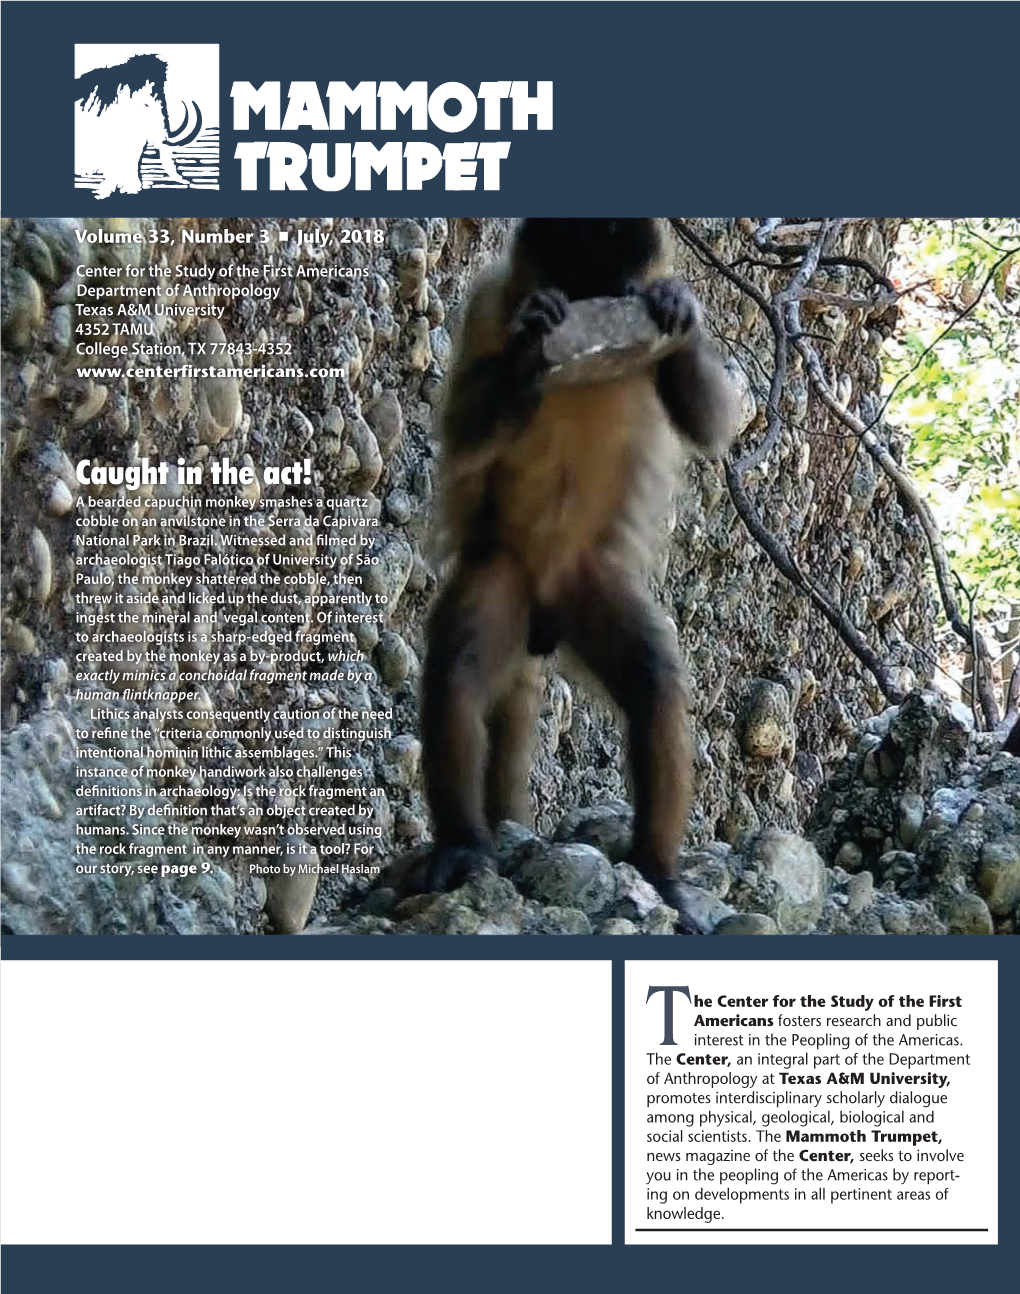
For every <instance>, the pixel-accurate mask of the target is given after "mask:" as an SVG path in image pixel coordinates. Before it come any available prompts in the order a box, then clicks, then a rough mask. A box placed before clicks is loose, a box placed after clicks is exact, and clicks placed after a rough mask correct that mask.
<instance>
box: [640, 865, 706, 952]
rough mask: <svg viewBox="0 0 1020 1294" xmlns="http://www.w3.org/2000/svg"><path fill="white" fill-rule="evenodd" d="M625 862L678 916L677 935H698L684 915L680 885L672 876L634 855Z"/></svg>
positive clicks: (684, 909)
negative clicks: (633, 868)
mask: <svg viewBox="0 0 1020 1294" xmlns="http://www.w3.org/2000/svg"><path fill="white" fill-rule="evenodd" d="M627 862H628V863H630V864H631V866H632V867H636V868H637V870H638V871H639V872H640V873H641V875H642V876H643V877H644V879H645V880H646V881H647V882H648V884H649V885H651V886H652V888H653V889H655V890H657V891H658V894H659V898H660V899H662V901H663V903H665V905H666V906H667V907H668V908H674V909H675V910H676V912H677V913H678V914H679V916H678V920H677V923H676V930H677V934H690V935H695V934H698V930H697V928H696V927H695V926H694V925H693V924H692V923H691V921H690V919H689V917H688V916H687V914H686V908H685V905H684V902H683V897H682V895H681V893H680V885H679V883H678V881H677V879H676V877H675V876H673V875H668V874H667V873H665V872H664V871H663V870H662V869H661V867H655V866H650V865H649V864H648V863H647V862H646V861H645V860H644V859H642V858H640V857H639V856H637V855H635V854H631V855H630V856H629V857H628V859H627Z"/></svg>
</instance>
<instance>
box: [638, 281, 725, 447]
mask: <svg viewBox="0 0 1020 1294" xmlns="http://www.w3.org/2000/svg"><path fill="white" fill-rule="evenodd" d="M642 295H643V297H644V300H645V304H646V305H647V306H648V311H649V313H650V314H651V316H652V319H653V320H654V321H655V323H656V324H657V325H658V327H659V328H660V329H661V330H662V332H664V333H675V332H678V331H679V332H682V333H683V334H684V341H683V344H682V345H681V346H680V348H679V349H678V350H675V351H673V352H672V354H670V355H667V356H666V357H665V358H664V359H662V360H660V361H659V363H658V364H657V365H656V366H655V387H656V390H657V392H658V395H659V399H660V400H661V401H662V403H663V405H664V407H665V409H666V412H667V413H668V414H669V417H670V420H671V422H672V423H673V425H674V426H675V427H676V429H677V431H679V432H680V434H681V435H682V436H683V437H684V438H685V439H686V440H688V441H690V443H691V444H692V445H693V446H694V448H695V449H697V450H698V452H699V453H701V454H704V455H705V456H706V457H708V458H719V457H721V456H722V455H723V454H724V453H725V452H726V449H727V448H728V446H729V443H730V441H731V440H732V439H733V436H734V433H735V431H736V423H737V413H738V407H737V396H736V392H735V390H734V389H733V386H732V384H731V383H730V380H729V378H728V377H727V376H726V370H725V368H724V367H723V363H722V360H721V359H720V357H719V353H718V351H717V350H716V348H715V346H714V345H713V343H712V341H711V339H710V337H709V336H708V333H707V332H706V330H705V324H704V320H703V318H702V314H701V307H700V306H699V305H698V302H697V300H696V298H695V297H694V296H693V295H692V294H691V293H690V292H689V291H688V290H687V288H686V287H685V286H684V285H683V284H682V283H681V282H679V280H677V279H659V280H658V281H657V282H655V283H652V284H651V285H650V286H649V287H648V288H646V289H645V291H644V292H643V293H642Z"/></svg>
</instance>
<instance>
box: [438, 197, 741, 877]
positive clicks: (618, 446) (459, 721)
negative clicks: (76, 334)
mask: <svg viewBox="0 0 1020 1294" xmlns="http://www.w3.org/2000/svg"><path fill="white" fill-rule="evenodd" d="M662 257H663V248H662V234H661V230H660V227H659V223H658V221H656V220H646V219H641V220H635V219H628V220H559V219H556V220H553V219H542V220H539V219H529V220H525V221H523V223H522V224H521V225H520V226H519V227H518V229H517V231H516V236H515V239H514V243H513V247H512V250H511V253H510V257H509V261H508V262H507V263H506V264H504V265H501V266H499V267H497V268H496V269H495V270H494V271H490V272H489V273H487V274H486V275H484V276H483V277H481V278H480V279H479V280H478V281H477V282H476V284H475V286H474V289H473V291H472V294H471V298H470V301H469V303H468V306H467V310H466V315H465V319H464V325H463V330H462V332H463V335H462V337H461V340H460V347H459V353H458V356H457V359H456V362H455V365H454V368H453V370H452V373H451V377H450V382H449V386H448V389H447V393H446V400H445V412H444V417H443V427H442V434H443V442H444V459H443V469H442V470H443V478H442V502H443V522H444V526H445V530H446V535H447V542H448V546H449V547H448V551H449V552H450V554H451V555H452V556H453V564H452V571H451V574H450V575H449V578H448V579H446V581H445V583H444V586H443V588H442V590H441V592H440V595H439V598H438V601H437V603H436V605H435V608H434V610H433V611H432V614H431V617H430V619H429V623H428V630H427V646H428V650H427V656H426V661H425V668H424V678H423V696H422V736H423V764H424V773H425V782H426V791H427V795H428V800H429V805H430V807H431V810H432V817H433V821H434V827H435V847H434V849H433V850H432V852H431V854H430V855H429V856H428V858H427V860H426V862H425V864H424V867H423V870H422V873H421V876H420V878H419V884H420V886H421V888H423V889H425V890H444V889H451V888H454V887H455V886H458V885H460V884H462V883H463V882H464V881H465V880H466V878H467V877H468V876H469V875H470V874H471V873H472V872H473V871H475V870H478V869H480V868H481V867H483V866H485V865H490V866H491V865H492V860H491V855H492V835H491V833H492V829H493V828H494V827H495V826H496V824H497V823H498V822H500V821H502V820H503V819H505V818H510V819H514V820H516V821H517V822H522V823H528V822H530V819H531V810H530V805H529V798H528V773H529V768H530V764H531V758H532V742H533V737H534V729H535V725H536V717H537V706H538V698H539V691H540V665H541V661H540V658H541V657H543V656H547V655H549V654H551V653H552V652H553V651H554V650H556V648H557V647H559V646H561V645H562V646H563V647H566V648H569V649H570V650H571V651H572V652H573V653H574V654H575V655H576V656H577V657H579V658H580V660H581V661H582V662H583V664H584V665H585V666H586V667H587V668H588V670H590V671H591V672H592V673H593V674H595V676H596V677H597V678H598V679H599V680H600V681H601V682H602V684H603V685H604V686H605V688H606V689H607V691H608V692H609V694H610V696H611V697H612V698H613V700H614V701H615V702H616V704H617V705H618V706H619V707H620V709H621V710H622V711H623V714H624V717H625V719H626V722H627V730H628V739H629V753H630V772H631V781H632V784H633V800H634V836H633V847H632V851H631V855H630V861H631V862H632V863H634V865H635V866H636V867H637V868H638V870H639V871H640V872H641V873H642V875H643V876H645V877H646V878H647V879H648V880H649V881H650V882H651V883H652V884H653V885H654V886H656V887H657V889H658V890H659V892H660V894H662V896H663V898H664V899H666V901H667V902H669V901H675V895H676V890H675V881H674V872H675V867H676V855H677V849H678V846H679V844H680V841H681V839H682V837H683V833H684V830H685V827H686V822H687V813H688V808H689V805H690V798H691V739H690V730H689V723H688V710H689V707H690V697H689V694H688V689H687V683H686V676H685V671H684V668H683V665H682V662H681V659H680V655H679V651H678V648H677V641H676V634H675V632H674V630H673V629H672V627H671V626H670V624H669V622H668V621H667V620H666V618H665V616H664V614H663V613H662V611H660V610H659V608H658V607H657V606H656V604H655V602H654V601H653V600H652V597H651V595H650V593H649V591H648V588H647V584H646V580H645V569H646V565H647V560H648V558H649V556H650V555H651V551H652V548H653V546H654V544H655V541H656V539H657V538H658V535H659V533H660V528H661V522H662V518H663V515H664V512H665V510H666V508H667V507H668V502H669V495H670V489H671V486H672V484H673V481H674V475H675V470H676V466H677V465H678V461H679V453H678V451H679V447H680V442H681V441H684V442H687V443H688V444H689V445H691V446H693V447H694V448H695V449H696V450H698V451H700V452H701V453H703V454H706V455H719V454H721V453H723V452H724V450H725V449H726V446H727V445H728V443H729V441H730V439H731V437H732V435H733V431H734V424H735V419H736V408H735V400H734V396H733V394H732V390H731V387H730V384H729V382H728V380H727V377H726V374H725V372H724V369H723V366H722V363H721V361H720V359H719V357H718V355H717V353H716V351H715V348H714V347H713V346H712V344H711V343H710V341H709V338H708V336H707V335H706V332H705V328H704V325H703V322H702V317H701V309H700V307H699V305H698V302H697V301H696V299H695V298H694V296H693V295H692V294H691V292H690V291H689V290H688V288H687V287H686V286H685V285H684V284H683V283H682V282H680V281H679V280H677V279H673V278H661V277H657V275H658V274H659V273H660V272H661V261H662ZM634 295H638V296H640V297H641V298H642V299H643V300H644V303H645V305H646V307H647V309H648V313H649V315H650V316H651V318H652V320H653V322H654V323H655V324H656V326H657V327H658V328H659V329H660V330H661V331H662V332H663V333H665V334H668V335H673V334H681V335H682V337H683V343H682V345H681V346H680V348H679V349H677V350H675V351H673V352H672V353H670V354H669V355H667V356H666V357H665V358H663V359H661V360H660V361H659V362H658V363H654V364H653V363H651V362H649V364H648V365H647V366H646V367H645V368H644V369H640V370H639V371H635V372H633V373H632V374H631V375H629V376H627V377H624V378H619V379H615V380H612V381H602V382H599V383H597V384H589V385H575V386H561V387H558V388H556V389H549V390H544V389H543V384H542V383H543V377H544V375H545V373H546V371H547V364H546V361H545V359H544V356H543V341H544V339H545V338H546V336H547V335H548V334H549V333H550V332H551V331H552V330H553V329H554V328H555V327H556V326H557V324H559V323H560V322H561V321H562V320H563V319H564V317H565V315H566V312H567V308H568V305H569V303H570V302H572V301H580V300H583V299H586V298H589V297H614V296H615V297H626V296H634Z"/></svg>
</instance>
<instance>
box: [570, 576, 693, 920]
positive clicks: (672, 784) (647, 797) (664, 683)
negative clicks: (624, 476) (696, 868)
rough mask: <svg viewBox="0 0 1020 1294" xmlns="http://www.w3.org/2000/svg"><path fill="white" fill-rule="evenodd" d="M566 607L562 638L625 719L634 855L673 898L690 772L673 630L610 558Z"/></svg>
mask: <svg viewBox="0 0 1020 1294" xmlns="http://www.w3.org/2000/svg"><path fill="white" fill-rule="evenodd" d="M563 609H564V624H563V638H564V641H565V642H567V643H568V644H569V645H570V646H571V647H572V648H573V650H574V651H575V652H577V654H578V655H579V656H580V657H581V659H582V660H583V661H584V662H585V664H586V665H587V666H588V668H589V669H591V670H592V671H594V673H595V674H596V675H597V676H598V677H599V678H600V679H601V680H602V682H603V683H604V684H605V686H606V687H607V688H608V690H609V694H610V695H611V696H612V698H613V700H614V701H615V702H616V703H617V705H619V706H620V708H621V709H622V710H623V712H624V715H625V717H626V720H627V728H628V738H629V747H630V763H631V776H632V781H633V786H634V791H633V794H634V842H633V847H632V851H631V861H632V862H633V863H634V865H635V866H636V867H637V868H638V870H639V871H640V872H641V874H642V875H643V876H644V877H645V878H646V879H647V880H649V881H650V882H651V883H652V884H653V885H654V886H655V887H656V889H658V891H659V892H660V894H662V896H663V897H664V898H665V899H666V900H667V902H673V900H674V898H675V882H674V879H673V878H674V873H675V870H676V854H677V849H678V847H679V845H680V842H681V840H682V839H683V834H684V830H685V829H686V826H687V814H688V811H689V809H690V802H691V774H692V755H691V738H690V727H689V722H688V711H689V709H690V697H689V692H688V688H687V681H686V675H685V671H684V668H683V663H682V661H681V659H680V652H679V649H678V647H677V643H676V635H675V634H674V633H673V631H672V629H671V627H670V625H669V623H668V622H667V620H666V618H665V616H664V615H663V614H662V613H661V612H660V611H659V610H658V608H657V607H656V606H655V605H654V604H653V603H652V601H651V600H650V598H649V597H648V596H647V594H645V593H644V591H643V590H642V589H640V588H639V587H638V585H637V583H636V581H635V579H634V577H633V576H632V575H630V574H629V573H628V572H627V571H626V570H624V569H623V568H622V567H620V566H618V565H617V564H616V563H614V562H612V561H611V560H609V559H607V558H601V559H600V558H595V559H592V560H589V561H588V562H587V563H586V565H585V568H584V569H583V571H582V572H581V573H580V575H579V576H578V579H577V581H576V583H575V585H574V586H573V587H572V588H571V590H570V592H569V594H568V596H567V598H566V599H565V602H564V608H563Z"/></svg>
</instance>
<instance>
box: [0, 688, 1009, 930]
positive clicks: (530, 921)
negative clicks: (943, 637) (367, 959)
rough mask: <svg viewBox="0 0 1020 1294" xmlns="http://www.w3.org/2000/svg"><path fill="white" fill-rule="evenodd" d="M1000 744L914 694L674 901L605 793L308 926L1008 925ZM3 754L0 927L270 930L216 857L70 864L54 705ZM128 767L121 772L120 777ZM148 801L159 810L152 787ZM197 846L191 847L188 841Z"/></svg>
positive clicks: (703, 864) (259, 892)
mask: <svg viewBox="0 0 1020 1294" xmlns="http://www.w3.org/2000/svg"><path fill="white" fill-rule="evenodd" d="M1000 747H1001V738H1000V737H995V736H992V735H975V734H974V732H973V726H972V722H971V720H970V717H969V715H968V714H966V712H965V711H963V710H962V709H961V708H960V707H958V706H950V705H948V704H947V703H945V702H944V701H942V700H941V699H939V698H936V697H934V696H933V695H932V694H930V693H915V694H913V695H911V696H910V697H908V698H907V700H906V701H905V702H904V704H903V705H902V706H900V707H898V708H896V709H890V710H887V711H885V712H884V713H883V714H881V715H879V716H877V717H876V718H875V719H873V720H871V721H870V722H869V723H868V724H867V725H866V726H865V729H864V730H863V731H862V732H861V734H860V736H859V738H858V741H857V744H856V747H855V749H854V750H853V751H852V753H850V754H849V755H848V756H847V758H846V759H845V761H844V762H843V764H842V766H841V767H840V768H839V769H838V770H837V772H836V773H835V775H834V776H833V777H832V778H831V779H830V780H829V781H828V782H827V783H826V784H825V785H824V786H823V788H822V790H821V792H820V794H819V796H818V799H817V803H816V805H815V809H814V812H813V814H812V817H811V820H810V822H809V824H808V829H807V834H806V835H805V836H799V835H796V834H793V833H791V832H786V831H781V830H778V829H774V828H766V829H764V830H762V829H760V828H759V827H757V826H755V825H754V824H751V825H749V826H747V827H745V828H744V829H743V830H739V831H737V832H736V834H735V836H734V839H733V841H732V842H727V841H722V840H718V841H715V842H713V843H710V844H708V845H706V846H704V847H700V848H696V849H688V850H684V851H682V853H681V855H680V859H679V875H680V877H681V884H680V892H681V906H680V910H679V911H676V910H674V909H673V908H670V907H666V906H665V905H664V904H663V902H662V900H661V899H660V897H659V895H658V894H657V893H656V891H655V890H654V889H653V888H652V887H651V886H650V885H649V884H647V882H645V881H644V880H643V879H642V878H641V877H640V876H639V875H638V873H637V872H636V871H635V870H634V869H633V868H632V867H631V866H629V865H628V864H627V863H625V862H623V861H622V860H623V858H624V857H625V855H626V852H627V849H628V845H629V834H630V811H629V809H628V807H627V805H626V804H624V803H623V802H620V801H615V802H609V803H606V804H602V805H599V806H596V807H594V808H587V809H584V808H582V809H577V810H575V811H574V812H572V813H570V814H568V815H567V816H566V817H564V818H563V820H562V821H561V822H560V824H559V826H558V827H557V829H556V831H555V832H554V834H553V836H552V838H543V837H540V836H537V835H535V834H533V833H532V832H530V831H528V830H527V829H526V828H524V827H521V826H518V825H517V824H514V823H505V824H504V825H503V827H502V828H501V829H500V832H499V837H498V841H497V857H496V859H495V862H496V863H497V865H498V871H497V870H495V869H494V870H493V871H491V872H488V871H486V872H483V873H480V874H479V875H477V876H475V877H473V878H472V879H471V880H470V881H469V882H468V883H467V884H466V885H464V886H463V887H462V888H460V889H458V890H456V891H453V892H451V893H448V894H429V895H416V896H413V897H411V898H404V899H402V900H399V901H398V900H397V897H396V894H395V893H394V890H393V889H391V888H389V887H388V886H387V884H386V881H387V872H386V871H385V870H384V871H383V873H382V874H381V875H380V876H378V877H369V876H365V877H361V878H353V879H351V880H350V881H349V882H348V883H347V885H346V886H345V888H344V889H343V891H342V892H341V893H340V894H339V895H337V892H336V891H335V890H334V891H331V893H332V894H333V895H334V897H333V898H332V900H331V907H330V909H329V910H328V911H325V912H322V913H321V914H320V915H317V916H316V917H315V918H314V919H313V921H312V923H311V924H310V925H309V926H308V927H307V928H306V933H308V934H322V935H328V934H336V935H342V934H612V935H635V934H673V933H681V934H702V935H733V934H742V935H766V934H855V935H861V934H872V935H883V934H992V933H1000V934H1012V933H1015V931H1016V926H1017V917H1018V915H1020V759H1017V758H1016V757H1014V756H1012V755H1009V754H1006V753H1004V752H1002V751H1001V749H1000ZM4 754H5V761H4V762H5V768H6V769H7V772H8V776H7V777H6V778H5V780H4V786H3V801H2V824H3V844H2V848H3V858H4V863H3V890H4V909H3V922H4V929H5V931H8V932H14V933H26V934H27V933H83V934H85V933H106V934H109V933H129V932H148V933H160V932H162V933H168V934H188V933H233V932H245V931H256V930H260V929H263V928H265V926H266V922H265V917H264V914H263V913H262V912H261V911H260V908H261V907H263V906H264V905H265V903H266V901H267V890H266V886H265V885H264V884H260V885H255V886H254V887H252V886H244V887H238V886H237V885H235V882H234V880H233V879H232V876H231V874H230V872H229V871H228V870H224V869H223V868H221V867H219V866H212V867H211V868H210V869H209V870H208V871H207V872H204V873H200V874H199V875H198V876H195V877H187V878H185V879H183V880H158V879H155V878H151V877H147V876H142V875H139V874H137V873H134V874H132V875H123V876H111V875H106V876H102V877H99V876H88V877H85V876H81V875H79V874H77V873H76V871H75V855H74V842H75V839H76V837H75V833H74V821H75V818H74V806H75V801H74V785H75V767H76V750H75V738H74V733H73V729H72V726H71V724H70V723H69V722H68V719H67V717H66V716H64V715H62V714H59V713H55V712H51V713H48V714H42V715H40V716H38V717H37V718H36V719H35V720H34V721H32V722H31V723H25V724H22V725H20V727H19V728H18V729H17V730H16V731H15V732H13V733H12V734H10V735H9V736H8V737H7V738H5V749H4ZM132 776H133V775H132V774H131V773H130V772H129V771H128V770H127V769H125V770H124V778H125V785H128V786H129V785H132V784H133V783H132V781H131V779H132ZM153 803H154V807H155V808H156V810H157V813H158V808H159V797H158V796H156V797H154V800H153ZM126 804H127V802H124V803H122V804H120V805H112V806H110V810H109V814H108V816H107V818H105V819H103V822H102V825H107V826H109V825H113V826H116V824H117V823H118V822H120V823H121V824H122V825H124V814H125V812H126ZM165 831H166V836H165V838H166V840H167V842H168V843H170V842H174V843H180V841H182V840H184V841H188V840H191V838H190V837H189V836H188V835H187V833H186V832H185V833H182V832H181V831H180V829H179V827H178V826H177V825H176V824H174V823H173V822H172V821H170V820H167V822H166V825H165ZM107 839H108V837H107ZM284 847H285V848H286V845H285V846H284ZM192 857H194V858H195V859H201V858H202V854H201V851H200V850H199V849H198V848H197V847H196V846H195V845H194V841H193V840H191V846H190V852H189V853H188V858H189V859H191V858H192ZM406 861H407V856H406V855H405V856H404V857H403V858H402V859H398V860H396V864H395V865H396V866H397V867H398V869H399V867H400V865H401V863H406ZM270 888H271V887H270ZM305 888H306V889H307V885H306V887H305ZM245 896H248V897H245ZM282 897H283V899H286V895H284V896H282ZM272 901H273V900H272V894H271V893H270V895H269V902H270V904H272ZM279 901H280V900H279V896H278V903H279ZM310 901H311V899H310V894H309V896H308V903H310ZM308 903H306V904H305V906H304V909H303V912H301V915H300V917H299V918H297V919H295V920H294V924H296V925H300V924H301V923H302V922H303V920H304V915H305V914H306V913H307V911H308ZM283 906H284V908H286V904H285V903H284V905H283ZM300 907H301V904H300V902H299V903H298V908H299V909H300ZM279 910H283V909H280V908H279V907H278V911H279ZM277 924H279V922H277Z"/></svg>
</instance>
